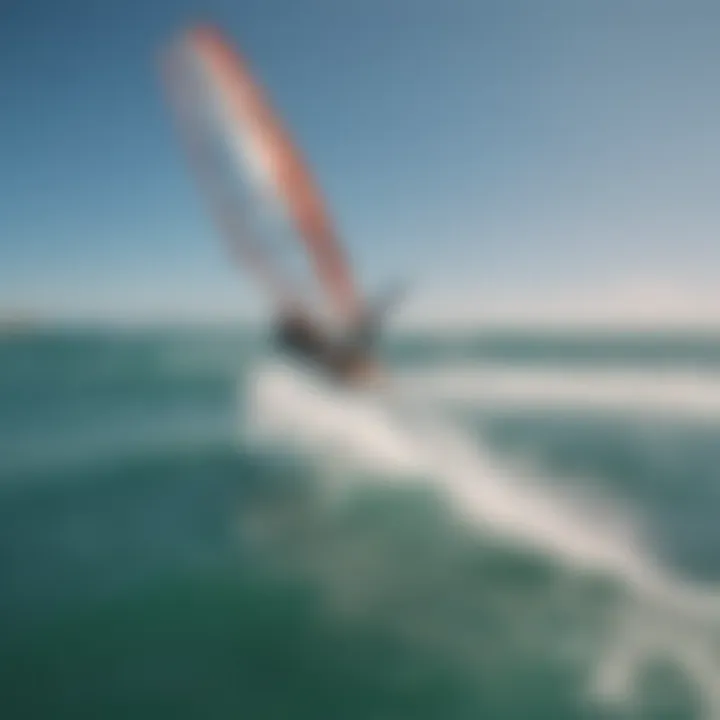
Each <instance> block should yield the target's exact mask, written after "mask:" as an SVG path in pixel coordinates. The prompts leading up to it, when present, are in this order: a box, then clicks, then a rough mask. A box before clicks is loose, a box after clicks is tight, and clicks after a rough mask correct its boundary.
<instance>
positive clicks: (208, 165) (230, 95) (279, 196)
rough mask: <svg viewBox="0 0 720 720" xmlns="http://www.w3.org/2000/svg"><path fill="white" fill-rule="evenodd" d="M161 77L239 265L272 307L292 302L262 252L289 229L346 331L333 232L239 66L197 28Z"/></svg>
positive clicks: (355, 305) (349, 305)
mask: <svg viewBox="0 0 720 720" xmlns="http://www.w3.org/2000/svg"><path fill="white" fill-rule="evenodd" d="M164 77H165V82H166V86H167V87H168V89H169V95H170V99H171V101H172V104H173V106H174V108H175V109H176V114H177V116H178V118H179V122H180V126H181V131H182V135H183V137H184V139H185V143H186V145H187V150H188V153H189V155H190V158H191V161H192V164H193V167H194V169H195V172H196V174H197V176H198V179H199V180H200V183H201V185H202V186H203V189H204V190H205V191H206V194H207V195H208V196H209V198H210V200H211V203H212V210H213V214H214V215H215V217H216V220H217V221H218V222H219V224H220V225H221V228H222V230H223V232H224V234H225V236H226V237H228V238H229V239H230V241H231V243H232V247H233V248H234V250H235V252H237V254H238V256H239V257H240V259H241V260H242V262H244V263H246V264H248V265H249V268H250V269H251V271H253V272H255V273H256V274H259V275H260V276H261V277H262V280H263V282H264V283H265V284H266V285H268V286H269V287H270V289H271V292H272V293H273V294H274V295H275V297H276V299H279V300H280V301H281V302H289V301H290V298H292V297H295V300H296V301H297V300H298V298H297V295H298V294H299V293H298V292H297V291H296V290H295V289H293V282H292V281H291V280H290V279H289V278H288V277H287V276H286V275H283V272H282V267H281V266H282V264H283V263H282V262H281V261H279V260H278V258H277V257H276V256H274V255H273V252H272V247H268V245H267V242H266V241H267V238H268V237H270V238H272V237H274V236H276V235H277V234H278V227H279V225H280V224H281V223H282V221H283V219H285V220H287V221H288V222H289V225H290V227H291V228H292V231H293V233H294V238H293V240H294V242H295V243H296V244H297V241H298V240H299V241H300V244H301V246H302V247H303V248H304V251H305V254H306V255H307V257H308V259H309V262H310V266H311V268H312V271H313V273H314V275H315V277H316V279H317V282H318V283H319V286H320V288H321V290H322V294H323V296H324V300H325V302H326V303H328V304H329V307H330V309H331V312H332V314H334V315H335V316H336V318H337V319H339V320H340V321H342V322H344V323H347V324H349V323H352V322H353V321H354V319H355V317H356V316H357V314H358V312H359V301H358V298H357V295H356V290H355V287H354V281H353V278H352V274H351V272H350V269H349V266H348V263H347V261H346V258H345V257H344V253H343V249H342V247H341V244H340V242H339V239H338V235H337V232H336V230H335V228H334V226H333V223H332V221H331V219H330V218H329V216H328V213H327V211H326V209H325V207H324V203H323V200H322V197H321V195H320V192H319V190H318V188H317V186H316V184H315V182H314V180H313V178H312V176H311V173H310V171H309V169H308V166H307V163H306V162H305V160H304V159H303V158H302V156H301V154H300V152H299V150H298V149H297V147H296V146H295V145H294V143H293V142H292V140H291V138H290V136H289V134H288V133H287V131H286V130H285V129H284V128H283V126H282V124H281V122H280V120H279V118H278V117H277V115H276V114H275V113H274V112H273V110H272V108H271V106H270V103H269V101H268V99H267V97H266V96H265V94H264V93H263V91H262V89H261V88H260V86H259V85H258V84H257V83H256V82H255V80H254V79H253V77H252V76H251V74H250V71H249V69H248V66H247V63H246V62H245V60H244V59H243V58H242V57H241V55H240V54H239V53H237V52H236V51H234V50H233V49H232V48H231V47H230V46H229V44H228V43H227V42H226V41H225V40H224V38H223V37H222V35H221V34H220V32H219V31H218V30H216V29H213V28H210V27H198V28H194V29H192V30H191V31H189V32H188V33H187V34H186V35H184V36H183V38H182V39H181V40H180V41H179V43H178V44H177V45H176V46H174V47H173V48H172V50H171V52H170V54H169V55H168V56H167V58H166V62H165V66H164Z"/></svg>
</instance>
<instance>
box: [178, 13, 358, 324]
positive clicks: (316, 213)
mask: <svg viewBox="0 0 720 720" xmlns="http://www.w3.org/2000/svg"><path fill="white" fill-rule="evenodd" d="M189 39H190V43H191V45H192V47H193V48H194V49H195V51H196V52H197V53H198V55H199V56H200V58H201V60H202V61H203V63H204V65H205V67H206V69H207V70H208V73H209V75H210V76H211V77H212V79H213V80H214V82H215V83H216V85H217V87H218V89H219V91H220V93H221V95H222V96H223V98H224V101H225V102H226V104H227V107H228V110H229V111H230V114H231V116H232V119H233V121H234V122H235V123H237V125H238V126H239V130H240V132H241V133H245V134H246V135H247V140H248V142H249V143H250V145H251V150H252V151H253V152H254V153H256V155H257V160H258V161H259V162H260V163H261V164H262V165H263V168H262V169H263V171H264V172H265V173H266V174H267V175H268V176H269V178H270V181H271V183H272V184H273V186H274V189H275V190H276V192H277V193H279V195H280V197H281V199H282V200H283V202H284V203H285V205H286V207H287V210H288V211H289V213H290V216H291V218H292V220H293V222H294V224H295V226H296V227H297V229H298V231H299V233H300V235H301V236H302V238H303V240H304V242H305V244H306V246H307V248H308V250H309V252H310V255H311V258H312V261H313V264H314V266H315V270H316V272H317V274H318V279H319V281H320V283H321V285H322V286H323V288H324V290H325V292H326V293H327V294H328V296H329V299H330V300H331V302H332V303H333V305H334V306H335V308H336V310H338V311H339V312H340V313H341V314H342V315H343V316H344V317H345V319H346V320H352V319H353V318H354V317H355V315H356V313H357V312H358V302H357V296H356V292H355V288H354V283H353V279H352V276H351V273H350V271H349V268H348V265H347V262H346V260H345V258H344V256H343V252H342V249H341V247H340V244H339V242H338V238H337V235H336V232H335V229H334V228H333V226H332V223H331V221H330V219H329V217H328V214H327V212H326V210H325V208H324V206H323V202H322V199H321V197H320V193H319V191H318V189H317V188H316V186H315V184H314V182H313V179H312V177H311V175H310V172H309V170H308V168H307V166H306V164H305V162H304V161H303V159H302V158H301V156H300V153H299V151H298V149H297V148H296V147H295V145H294V144H293V142H292V140H291V139H290V136H289V135H288V133H287V132H286V131H285V129H284V128H283V127H282V125H281V123H280V121H279V119H278V118H277V116H276V115H275V114H274V113H273V111H272V109H271V107H270V104H269V102H268V100H267V98H266V97H265V96H264V94H263V92H262V90H261V89H260V87H259V86H258V85H257V84H256V83H255V82H254V81H253V79H252V77H251V75H250V72H249V71H248V69H247V65H246V63H245V62H244V60H243V59H242V57H241V56H240V55H239V54H238V53H236V52H235V51H234V50H233V49H232V48H230V47H229V46H228V45H227V43H226V42H225V41H224V40H223V38H222V37H221V35H220V33H219V32H218V31H217V30H215V29H213V28H209V27H202V28H196V29H194V30H192V31H191V32H190V34H189Z"/></svg>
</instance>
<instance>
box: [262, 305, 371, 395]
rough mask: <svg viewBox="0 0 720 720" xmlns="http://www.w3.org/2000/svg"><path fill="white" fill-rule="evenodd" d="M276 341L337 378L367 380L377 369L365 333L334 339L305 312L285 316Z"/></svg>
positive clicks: (279, 326) (281, 318)
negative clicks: (345, 338) (348, 337)
mask: <svg viewBox="0 0 720 720" xmlns="http://www.w3.org/2000/svg"><path fill="white" fill-rule="evenodd" d="M274 340H275V344H276V345H277V347H278V348H279V349H280V350H282V351H284V352H287V353H288V354H290V355H292V356H294V357H296V358H298V359H300V360H302V361H304V362H308V363H310V364H311V365H313V366H315V367H317V368H319V369H321V370H323V371H324V372H326V373H327V374H328V375H329V376H330V377H331V378H333V379H334V380H339V381H341V382H348V383H352V382H356V381H363V380H367V379H368V378H370V377H372V376H373V375H374V374H375V371H376V370H377V367H376V363H375V362H374V361H373V359H372V357H371V355H370V352H369V347H368V344H367V343H366V342H365V341H364V340H365V338H364V337H362V335H360V334H358V337H357V339H356V338H355V337H351V338H350V339H349V340H339V341H338V340H334V339H333V338H331V337H329V335H328V334H327V333H325V332H323V331H322V330H321V329H320V327H319V325H318V324H317V323H315V322H313V321H312V320H310V318H308V317H307V315H305V314H304V313H301V312H285V313H284V314H283V315H281V317H280V320H279V322H278V323H277V324H276V327H275V338H274ZM358 340H359V341H358Z"/></svg>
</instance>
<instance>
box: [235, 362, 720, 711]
mask: <svg viewBox="0 0 720 720" xmlns="http://www.w3.org/2000/svg"><path fill="white" fill-rule="evenodd" d="M250 386H251V388H252V393H251V396H250V398H249V405H248V408H247V409H248V417H247V419H248V421H249V422H248V424H247V427H246V430H247V431H248V432H250V433H252V434H253V435H254V437H255V438H256V439H258V438H263V439H269V438H273V437H274V438H276V439H277V438H281V439H282V440H283V442H291V443H293V444H294V446H295V447H296V448H302V449H303V450H304V451H306V452H308V451H310V452H314V453H316V454H320V455H322V456H323V457H326V458H327V457H333V458H334V462H335V463H337V462H342V463H344V464H346V465H348V464H354V465H356V466H359V467H362V468H364V469H375V470H376V471H378V472H381V473H382V474H383V476H384V477H387V475H388V473H389V474H390V475H391V476H392V477H393V478H394V479H395V480H400V479H407V478H410V477H415V478H419V477H424V478H431V479H432V480H433V482H434V483H435V484H436V486H437V487H439V489H440V490H441V491H442V493H443V494H444V496H445V497H446V499H447V500H448V502H449V503H450V504H451V505H452V506H453V507H454V509H455V512H456V513H457V515H458V516H460V517H463V518H465V519H466V520H467V521H468V522H469V523H471V524H472V525H474V526H477V527H480V528H481V529H482V530H484V531H485V532H488V533H491V534H492V536H493V537H494V538H495V539H497V540H501V541H503V542H508V543H511V544H516V545H519V546H522V547H523V548H526V549H529V550H530V551H531V552H536V553H542V554H543V555H545V556H547V557H549V558H551V559H553V561H556V562H560V563H561V564H563V565H565V566H567V567H569V568H571V569H573V570H576V571H580V572H583V573H588V572H589V573H598V574H601V575H607V576H608V577H610V578H611V579H612V580H613V581H614V582H617V583H619V584H620V585H621V586H622V587H623V588H624V591H625V592H624V594H623V597H622V600H621V603H620V608H619V611H618V614H617V617H616V628H615V632H614V633H613V637H612V638H611V639H610V640H609V641H608V642H607V647H606V650H605V652H604V653H603V657H602V658H601V660H600V662H598V665H597V668H596V671H595V673H594V677H593V685H592V690H593V691H594V693H595V696H596V697H598V698H600V699H601V700H602V701H604V702H615V701H620V702H624V703H627V702H628V701H630V700H631V699H632V698H633V692H632V689H633V681H634V678H636V677H637V676H638V675H639V673H640V670H641V669H642V668H643V666H644V665H645V663H646V662H647V661H648V660H650V659H652V658H653V657H655V656H668V657H671V658H672V659H673V661H674V662H675V663H676V664H678V665H680V666H681V667H682V668H683V669H684V671H685V673H686V674H687V675H688V676H689V677H690V678H691V680H692V682H693V683H694V684H695V685H697V686H698V687H699V688H700V689H701V691H702V696H703V703H704V711H703V716H704V717H705V716H706V717H711V718H712V717H719V716H720V696H719V695H718V693H717V691H716V690H715V678H716V677H718V675H720V663H719V662H718V655H717V647H716V633H717V630H718V627H720V622H719V621H720V602H718V595H717V593H716V592H715V591H714V590H708V589H705V588H696V587H693V586H689V585H688V584H685V583H682V582H680V581H679V580H677V579H675V578H674V577H673V576H672V575H671V574H670V573H668V572H666V571H665V570H663V569H662V568H661V567H659V566H658V565H657V563H656V562H655V561H654V559H653V556H652V553H651V552H650V551H649V549H648V548H647V547H646V545H645V544H644V543H643V542H641V540H640V538H639V537H636V536H634V535H633V534H632V533H628V532H623V533H618V532H614V531H613V529H612V526H611V525H610V526H608V525H607V524H606V523H597V522H592V521H591V518H589V517H588V516H587V514H586V513H583V512H581V509H580V508H579V507H577V506H576V505H575V504H574V503H572V502H569V500H568V498H567V497H565V496H562V495H560V494H559V493H557V492H556V491H553V490H551V489H550V488H549V487H547V486H546V485H543V484H542V483H541V482H538V481H535V482H530V481H528V479H527V478H521V477H518V476H516V475H514V474H513V472H512V471H511V470H509V469H508V467H509V466H508V465H507V463H504V462H501V461H500V460H498V459H497V458H496V457H494V456H493V454H492V453H491V452H490V450H489V449H488V448H486V447H484V445H482V443H479V442H477V441H476V440H475V439H474V438H471V437H469V436H468V435H467V433H465V432H463V430H462V428H460V427H458V426H457V424H455V423H453V422H451V421H450V420H449V419H448V418H447V417H446V416H444V415H442V414H440V413H439V412H438V411H437V410H436V409H434V408H433V407H432V406H429V405H428V404H426V403H425V402H423V401H422V400H421V399H420V398H418V397H417V396H416V397H414V398H410V397H409V396H407V395H406V394H403V393H392V394H390V395H388V396H386V397H383V398H379V397H376V396H361V395H358V394H356V393H353V392H351V391H349V390H341V389H336V388H334V389H330V388H328V387H326V386H325V385H324V384H323V383H322V382H321V381H319V380H318V379H317V378H313V377H311V376H307V375H306V374H304V373H300V372H298V371H296V370H294V369H291V368H288V367H286V366H283V365H279V364H276V365H273V366H266V367H263V368H261V369H260V370H259V371H258V372H257V373H256V374H255V375H254V376H253V377H252V379H251V385H250ZM335 467H337V465H336V466H335Z"/></svg>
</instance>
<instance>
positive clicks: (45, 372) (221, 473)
mask: <svg viewBox="0 0 720 720" xmlns="http://www.w3.org/2000/svg"><path fill="white" fill-rule="evenodd" d="M384 354H385V356H386V357H387V359H388V363H389V365H390V367H391V368H392V371H393V374H394V377H395V383H394V387H393V390H392V392H388V393H386V394H382V395H373V396H357V395H356V394H353V393H349V392H347V391H343V390H340V389H337V388H329V387H326V386H324V385H323V384H322V383H321V382H320V381H319V380H318V379H317V378H314V377H311V376H308V375H307V374H306V373H305V372H304V371H301V370H299V369H297V368H292V367H289V366H287V365H284V364H283V363H281V362H280V361H278V360H277V359H273V358H272V357H271V356H270V354H269V352H268V349H267V347H266V342H265V338H264V337H263V336H262V335H261V334H259V333H257V332H250V331H247V330H239V329H232V328H230V329H228V328H206V329H198V328H165V329H163V328H146V329H140V330H117V329H115V330H111V329H104V330H103V329H92V328H86V329H80V328H67V329H53V330H33V331H27V332H23V333H20V332H16V333H14V334H10V333H7V334H5V335H3V336H0V718H3V720H14V719H15V718H17V719H20V718H22V719H23V720H32V719H34V718H47V719H50V718H52V719H53V720H58V719H60V718H73V719H74V720H77V719H78V718H134V719H136V720H140V719H142V718H153V719H157V718H178V719H179V718H198V719H203V720H212V719H215V718H248V720H262V719H266V718H267V719H272V718H298V719H300V718H312V719H323V718H332V719H335V718H338V719H343V720H352V719H355V718H362V719H365V718H368V719H372V720H396V719H405V718H407V719H418V720H420V719H426V718H427V719H429V718H433V719H434V718H437V719H438V720H454V719H456V718H457V719H460V718H462V719H464V718H490V719H493V718H497V719H498V720H502V719H505V718H529V719H533V718H545V719H548V720H550V719H552V720H561V719H562V718H720V703H719V699H718V694H717V689H716V687H715V686H716V685H717V682H716V680H717V678H718V677H720V593H719V592H718V588H720V335H717V336H712V335H703V334H698V333H694V334H693V333H689V332H688V333H684V334H682V333H674V334H673V333H664V334H663V333H654V334H648V333H645V334H632V333H619V332H618V333H610V332H604V333H600V332H594V333H593V332H587V333H578V332H572V333H570V332H566V333H561V332H554V333H550V332H540V331H538V332H534V333H529V332H525V333H523V332H519V331H515V332H510V331H507V332H500V331H493V332H490V331H485V332H476V333H466V334H459V333H455V334H449V333H445V334H443V335H440V334H433V333H429V332H427V333H420V332H418V333H415V334H412V335H411V334H406V335H404V336H402V337H400V336H398V337H396V338H394V339H392V340H390V341H389V342H388V343H387V347H386V348H385V349H384Z"/></svg>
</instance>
